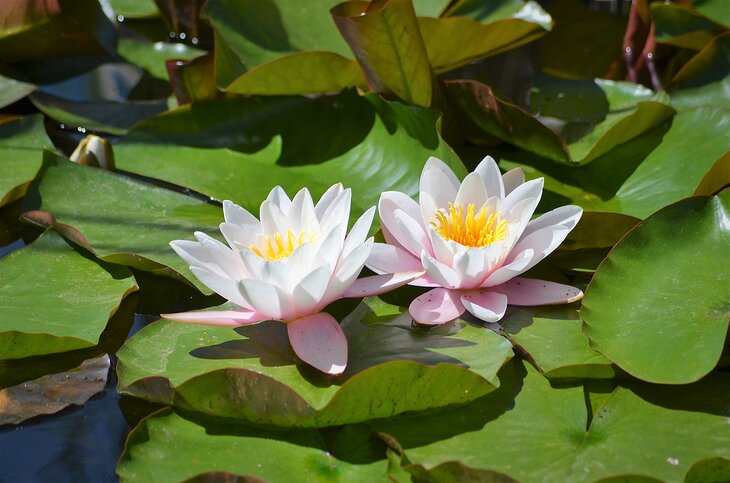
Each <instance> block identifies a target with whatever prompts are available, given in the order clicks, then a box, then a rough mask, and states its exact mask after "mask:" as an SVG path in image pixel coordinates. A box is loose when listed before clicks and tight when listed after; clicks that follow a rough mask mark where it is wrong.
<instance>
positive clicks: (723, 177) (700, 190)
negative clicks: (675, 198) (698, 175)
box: [694, 151, 730, 196]
mask: <svg viewBox="0 0 730 483" xmlns="http://www.w3.org/2000/svg"><path fill="white" fill-rule="evenodd" d="M728 185H730V151H728V152H727V153H725V154H723V155H722V156H720V157H719V158H718V160H717V161H715V162H714V163H713V165H712V167H711V168H710V169H708V170H707V172H706V173H705V175H704V176H703V177H702V179H701V180H700V183H699V184H698V185H697V188H695V192H694V196H702V195H707V196H710V195H714V194H715V193H718V192H720V190H722V189H723V188H726V187H727V186H728Z"/></svg>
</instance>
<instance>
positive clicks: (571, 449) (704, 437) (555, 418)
mask: <svg viewBox="0 0 730 483" xmlns="http://www.w3.org/2000/svg"><path fill="white" fill-rule="evenodd" d="M521 383H522V385H521V388H520V389H519V392H518V393H517V395H516V398H515V399H514V401H511V400H506V398H502V399H501V400H500V398H499V397H498V396H501V395H500V394H499V393H498V392H495V393H493V394H490V395H488V396H486V397H484V398H482V399H480V400H478V401H476V402H474V403H472V404H470V405H469V406H466V407H463V408H459V409H457V410H453V411H450V412H447V413H441V414H438V415H434V416H427V417H423V416H421V417H410V418H409V417H402V418H398V419H396V420H395V421H391V422H388V421H385V422H382V423H376V424H373V425H372V429H373V430H375V431H378V432H381V433H386V435H387V438H388V440H389V441H391V442H392V443H393V444H397V445H399V446H400V447H402V449H403V450H404V455H405V458H406V460H405V461H407V462H410V464H409V465H407V466H405V469H406V470H408V471H409V472H411V473H413V474H415V475H420V476H421V477H422V478H427V477H429V476H431V472H432V471H434V472H435V474H438V472H439V470H440V469H442V468H443V466H445V465H453V464H454V462H457V464H460V465H461V466H462V467H463V472H464V473H462V475H464V479H467V478H465V476H470V477H472V478H475V477H478V475H480V474H483V473H482V472H486V471H496V472H500V473H503V474H505V475H507V476H509V477H511V478H514V479H516V480H518V481H523V482H526V483H530V482H537V481H598V480H603V479H611V478H613V479H615V480H619V481H620V480H622V479H623V480H630V481H655V480H661V481H682V480H683V478H684V476H685V475H686V474H687V472H688V471H689V470H690V468H692V467H693V465H694V464H695V463H698V462H700V461H704V460H711V459H722V458H724V459H729V458H730V429H729V428H728V425H727V412H726V407H727V404H728V403H730V395H729V394H728V391H726V390H724V388H725V387H727V384H729V383H730V378H729V377H728V375H727V374H722V373H718V374H713V375H712V376H710V377H708V378H706V379H704V380H703V381H701V382H699V383H696V384H693V385H690V386H681V387H676V386H675V387H671V386H665V387H662V386H659V387H657V386H652V385H648V384H638V383H636V384H632V385H630V386H628V387H618V388H617V389H615V390H614V391H613V392H609V393H608V394H606V395H604V396H603V397H602V398H600V399H601V403H600V404H593V405H592V407H591V408H590V410H591V412H590V413H589V412H588V410H587V406H586V401H587V400H588V399H589V397H592V396H590V394H589V392H588V391H587V390H584V389H583V387H581V386H572V387H563V388H555V387H551V385H550V383H549V382H548V380H547V379H545V378H544V377H542V376H541V375H540V374H539V373H538V372H537V371H536V370H534V369H532V368H531V367H528V368H527V375H526V377H525V378H524V379H523V380H522V381H521ZM505 384H507V383H506V382H505ZM591 402H593V400H592V399H591ZM591 415H592V416H591ZM474 448H480V449H482V450H480V451H475V450H474ZM705 481H707V480H705Z"/></svg>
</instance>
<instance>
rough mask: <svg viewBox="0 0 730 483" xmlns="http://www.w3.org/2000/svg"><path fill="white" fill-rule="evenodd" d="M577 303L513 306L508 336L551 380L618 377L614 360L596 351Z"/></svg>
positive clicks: (505, 324) (506, 325)
mask: <svg viewBox="0 0 730 483" xmlns="http://www.w3.org/2000/svg"><path fill="white" fill-rule="evenodd" d="M581 325H582V322H581V320H580V318H579V317H578V308H577V307H574V306H555V307H519V308H518V307H514V308H513V310H512V312H511V313H509V314H508V315H507V317H505V319H504V322H503V324H502V329H503V331H504V332H505V335H506V337H507V338H508V339H509V340H510V341H511V342H512V343H513V344H514V345H515V346H516V347H518V348H519V349H520V350H521V351H522V352H523V353H524V354H525V356H526V357H527V358H528V359H530V360H531V361H533V362H534V364H535V366H536V367H537V368H538V369H539V370H540V372H542V373H543V374H544V375H545V376H547V377H549V378H551V379H553V378H554V379H578V378H595V379H610V378H613V377H615V376H616V370H615V367H614V366H613V365H612V364H611V361H609V360H608V359H606V357H604V356H603V355H601V354H599V353H598V352H596V351H594V350H593V349H591V348H590V346H589V344H588V337H587V336H586V335H585V334H584V333H583V332H582V330H581Z"/></svg>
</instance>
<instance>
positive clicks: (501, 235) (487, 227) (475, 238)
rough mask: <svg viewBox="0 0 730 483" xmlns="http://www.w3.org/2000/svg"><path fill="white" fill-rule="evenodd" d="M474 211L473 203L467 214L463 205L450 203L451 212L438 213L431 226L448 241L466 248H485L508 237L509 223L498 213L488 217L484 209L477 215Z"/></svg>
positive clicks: (467, 209) (467, 208) (442, 211)
mask: <svg viewBox="0 0 730 483" xmlns="http://www.w3.org/2000/svg"><path fill="white" fill-rule="evenodd" d="M474 211H475V208H474V204H473V203H469V204H468V205H467V207H466V213H464V209H463V208H462V206H461V205H456V206H454V204H453V203H449V211H448V212H446V210H444V209H440V210H439V211H437V212H436V220H435V221H432V222H431V225H432V226H433V227H434V228H435V229H436V231H437V232H438V233H439V234H440V235H441V236H443V237H444V238H446V239H447V240H453V241H455V242H457V243H461V244H462V245H464V246H465V247H485V246H487V245H491V244H492V243H494V242H497V241H501V240H504V239H505V238H506V237H507V221H506V220H504V219H503V218H501V217H500V216H499V213H498V212H495V213H490V214H489V215H487V209H486V208H484V207H483V208H482V209H481V210H479V212H477V213H474Z"/></svg>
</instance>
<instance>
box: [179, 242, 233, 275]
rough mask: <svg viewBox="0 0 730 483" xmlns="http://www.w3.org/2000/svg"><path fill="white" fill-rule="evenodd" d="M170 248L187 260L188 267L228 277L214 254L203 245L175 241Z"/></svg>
mask: <svg viewBox="0 0 730 483" xmlns="http://www.w3.org/2000/svg"><path fill="white" fill-rule="evenodd" d="M170 246H171V247H172V249H173V250H175V253H177V254H178V255H179V256H180V258H182V259H183V260H185V263H187V264H188V266H190V267H199V268H205V269H206V270H208V271H209V272H212V273H215V274H218V275H220V276H222V277H225V276H226V273H225V272H224V271H223V269H222V268H221V267H219V266H218V263H217V262H216V261H215V259H214V258H213V256H212V254H211V253H209V252H208V250H206V248H205V247H204V246H203V244H202V243H199V242H196V241H192V240H173V241H171V242H170Z"/></svg>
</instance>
